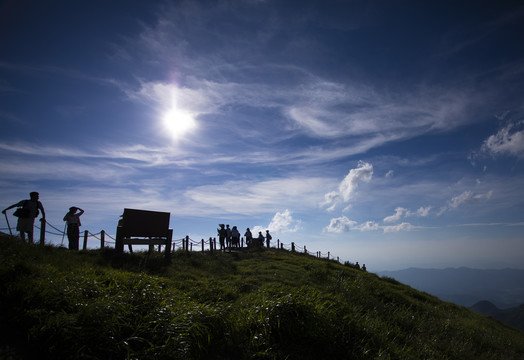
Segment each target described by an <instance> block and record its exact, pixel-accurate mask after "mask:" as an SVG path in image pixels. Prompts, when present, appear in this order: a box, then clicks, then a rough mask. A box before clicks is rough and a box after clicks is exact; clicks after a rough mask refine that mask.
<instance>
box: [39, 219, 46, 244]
mask: <svg viewBox="0 0 524 360" xmlns="http://www.w3.org/2000/svg"><path fill="white" fill-rule="evenodd" d="M45 224H46V222H45V219H40V245H42V246H44V243H45Z"/></svg>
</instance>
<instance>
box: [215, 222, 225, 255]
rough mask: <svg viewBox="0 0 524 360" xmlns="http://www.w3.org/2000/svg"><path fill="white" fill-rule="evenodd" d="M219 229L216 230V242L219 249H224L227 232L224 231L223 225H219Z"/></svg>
mask: <svg viewBox="0 0 524 360" xmlns="http://www.w3.org/2000/svg"><path fill="white" fill-rule="evenodd" d="M219 226H220V229H217V231H218V241H219V242H220V249H221V250H222V249H224V248H225V243H224V242H225V240H226V238H227V231H226V229H224V224H219Z"/></svg>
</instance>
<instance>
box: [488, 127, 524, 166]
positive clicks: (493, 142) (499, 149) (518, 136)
mask: <svg viewBox="0 0 524 360" xmlns="http://www.w3.org/2000/svg"><path fill="white" fill-rule="evenodd" d="M481 151H482V152H484V153H487V154H490V155H493V156H501V155H509V156H516V157H518V158H523V157H524V120H520V121H516V122H511V123H508V124H507V125H505V126H504V127H503V128H502V129H500V130H499V131H498V132H497V133H496V134H494V135H491V136H489V137H488V138H487V139H486V140H485V141H484V143H483V144H482V148H481Z"/></svg>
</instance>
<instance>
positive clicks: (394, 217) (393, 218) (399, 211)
mask: <svg viewBox="0 0 524 360" xmlns="http://www.w3.org/2000/svg"><path fill="white" fill-rule="evenodd" d="M408 212H409V211H408V209H405V208H402V207H398V208H396V209H395V214H394V215H391V216H387V217H385V218H384V220H383V221H384V222H395V221H399V220H400V219H402V217H404V216H406V215H407V214H408Z"/></svg>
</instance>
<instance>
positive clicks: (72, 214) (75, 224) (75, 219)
mask: <svg viewBox="0 0 524 360" xmlns="http://www.w3.org/2000/svg"><path fill="white" fill-rule="evenodd" d="M77 210H78V212H76V211H77ZM83 213H84V210H82V209H80V208H78V207H76V206H72V207H70V208H69V212H68V213H67V214H65V216H64V221H66V222H67V239H68V240H69V250H78V240H79V239H80V226H82V223H81V222H80V216H81V215H82V214H83Z"/></svg>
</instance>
